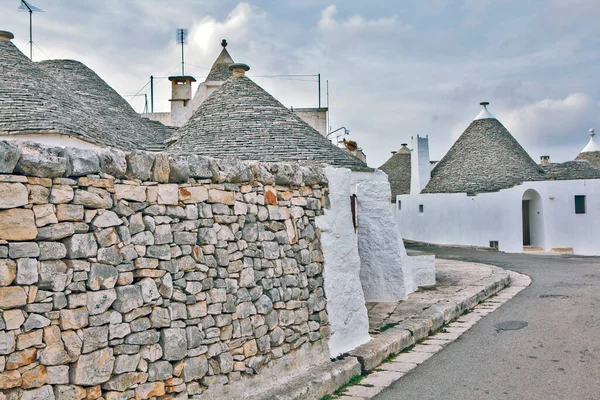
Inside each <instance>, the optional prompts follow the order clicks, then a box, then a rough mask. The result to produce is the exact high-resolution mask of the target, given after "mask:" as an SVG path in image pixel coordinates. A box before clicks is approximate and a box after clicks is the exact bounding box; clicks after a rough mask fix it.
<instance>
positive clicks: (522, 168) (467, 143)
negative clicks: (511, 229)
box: [422, 118, 545, 193]
mask: <svg viewBox="0 0 600 400" xmlns="http://www.w3.org/2000/svg"><path fill="white" fill-rule="evenodd" d="M544 179H545V177H544V173H543V171H542V169H541V168H540V167H539V166H538V165H537V164H536V163H535V162H534V161H533V159H532V158H531V157H530V156H529V154H527V152H526V151H525V150H524V149H523V147H521V145H520V144H519V142H517V140H516V139H515V138H514V137H513V136H512V135H511V134H510V132H508V130H507V129H506V128H505V127H504V125H502V124H501V123H500V121H498V120H497V119H495V118H485V119H479V120H475V121H473V122H472V123H471V124H470V125H469V127H468V128H467V129H466V130H465V131H464V133H463V134H462V135H461V136H460V138H459V139H458V140H457V141H456V143H454V145H453V146H452V147H451V148H450V150H449V151H448V153H446V155H445V156H444V158H442V159H441V161H440V162H439V163H438V164H437V165H436V166H435V168H434V169H433V170H432V171H431V179H430V181H429V183H428V184H427V186H425V188H424V189H423V191H422V193H477V192H492V191H497V190H501V189H507V188H510V187H513V186H516V185H519V184H521V183H523V182H525V181H537V180H544Z"/></svg>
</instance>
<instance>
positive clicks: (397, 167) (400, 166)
mask: <svg viewBox="0 0 600 400" xmlns="http://www.w3.org/2000/svg"><path fill="white" fill-rule="evenodd" d="M406 150H408V149H406ZM410 156H411V155H410V151H398V152H397V153H395V154H394V155H392V156H391V157H390V158H389V160H387V161H386V162H385V163H384V164H383V165H382V166H381V167H379V169H380V170H382V171H383V172H385V173H386V174H387V176H388V180H389V182H390V186H391V188H392V199H391V201H392V203H395V202H396V196H398V195H401V194H410V177H411V175H410V174H411V165H410Z"/></svg>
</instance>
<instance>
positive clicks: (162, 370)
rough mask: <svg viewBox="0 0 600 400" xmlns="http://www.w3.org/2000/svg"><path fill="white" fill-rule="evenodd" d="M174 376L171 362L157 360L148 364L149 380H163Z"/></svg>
mask: <svg viewBox="0 0 600 400" xmlns="http://www.w3.org/2000/svg"><path fill="white" fill-rule="evenodd" d="M136 365H137V364H136ZM172 377H173V365H172V364H171V363H170V362H168V361H156V362H153V363H150V364H149V365H148V381H150V382H155V381H163V380H166V379H170V378H172Z"/></svg>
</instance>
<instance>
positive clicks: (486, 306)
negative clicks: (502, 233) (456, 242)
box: [331, 260, 531, 400]
mask: <svg viewBox="0 0 600 400" xmlns="http://www.w3.org/2000/svg"><path fill="white" fill-rule="evenodd" d="M436 267H437V268H438V279H439V280H438V282H439V285H438V287H437V288H436V289H435V290H432V291H424V292H420V293H416V294H413V295H410V297H409V299H408V300H407V301H406V302H401V303H397V304H390V303H385V304H384V303H376V304H370V305H369V310H370V314H369V318H370V322H371V329H372V330H373V331H374V332H376V331H377V330H378V329H381V328H382V327H385V326H386V324H391V323H394V322H393V321H402V320H404V319H406V318H408V317H409V316H410V315H412V314H413V313H414V312H415V311H416V310H418V309H419V307H425V308H427V307H428V306H429V305H431V304H435V303H437V302H440V301H445V300H447V299H449V298H453V297H455V296H462V295H464V294H465V293H471V292H472V290H473V288H476V287H480V284H481V282H485V281H486V279H489V278H490V277H491V275H492V274H497V273H508V274H509V275H510V279H511V283H510V286H509V287H507V288H505V289H503V290H501V291H500V292H498V293H497V294H496V295H494V296H492V297H490V298H489V299H487V300H485V301H483V302H482V303H481V304H479V305H477V306H475V307H474V308H473V309H472V310H471V312H469V313H466V314H465V315H462V316H460V317H459V318H457V319H456V320H455V321H454V322H451V323H449V324H448V325H446V326H445V327H443V328H442V329H441V330H440V331H438V333H435V334H434V335H431V336H429V337H428V338H427V339H426V340H423V341H422V342H420V343H418V344H416V345H415V346H414V347H412V348H410V349H408V351H405V352H402V353H400V354H398V355H397V356H396V357H393V358H391V359H390V360H389V361H388V362H384V363H383V364H381V365H380V366H379V367H378V368H376V369H375V371H374V372H372V373H370V374H368V375H367V376H366V377H364V378H363V379H362V380H361V381H360V382H359V383H358V384H355V385H353V386H350V387H348V388H346V389H345V390H343V391H342V394H341V395H338V396H335V395H334V396H331V398H332V399H339V400H366V399H371V398H373V397H374V396H376V395H377V394H378V393H379V392H380V391H382V390H383V389H384V388H386V387H388V386H390V385H391V384H392V383H394V382H395V381H397V380H399V379H401V378H402V377H403V376H404V375H406V374H407V373H409V372H410V371H411V370H412V369H414V368H416V367H417V366H418V365H419V364H421V363H423V362H424V361H425V360H427V359H428V358H429V357H431V356H432V355H434V354H435V353H437V352H438V351H441V350H442V349H443V348H444V346H446V345H447V344H449V343H451V342H453V341H454V340H456V339H457V338H458V337H459V336H460V335H462V334H463V333H464V332H465V331H467V330H469V329H470V328H471V327H472V326H473V325H475V324H476V323H477V322H478V321H479V320H480V319H481V318H483V317H485V316H486V315H488V314H489V313H491V312H492V311H494V310H496V309H497V308H498V307H500V306H501V305H502V304H504V303H505V302H506V301H508V300H510V299H511V298H513V297H514V296H515V295H516V294H517V293H519V292H520V291H521V290H523V289H525V288H526V287H527V286H529V284H530V283H531V279H530V278H529V277H528V276H526V275H522V274H519V273H516V272H512V271H504V270H501V269H498V268H495V267H490V266H487V265H485V266H484V265H482V264H473V263H462V262H457V261H448V260H437V261H436ZM485 267H489V268H485ZM463 279H464V280H463ZM388 326H389V325H388Z"/></svg>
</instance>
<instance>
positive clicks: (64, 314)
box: [60, 307, 89, 331]
mask: <svg viewBox="0 0 600 400" xmlns="http://www.w3.org/2000/svg"><path fill="white" fill-rule="evenodd" d="M88 315H89V313H88V311H87V309H86V308H85V307H80V308H74V309H69V310H60V329H62V330H63V331H66V330H69V329H80V328H83V327H85V326H87V325H88Z"/></svg>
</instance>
